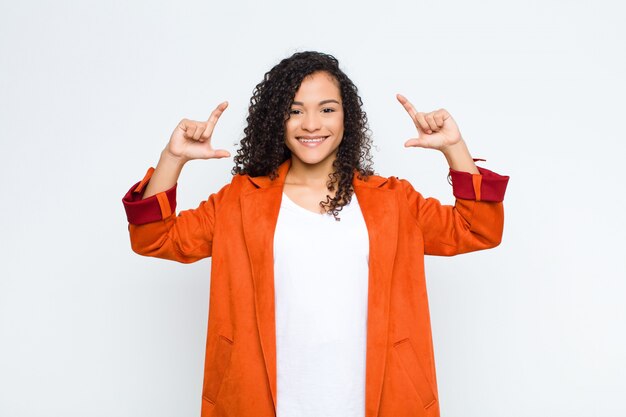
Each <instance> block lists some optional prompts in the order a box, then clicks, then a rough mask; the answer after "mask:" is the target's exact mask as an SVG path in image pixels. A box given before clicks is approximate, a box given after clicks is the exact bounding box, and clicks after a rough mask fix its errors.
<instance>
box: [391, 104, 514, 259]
mask: <svg viewBox="0 0 626 417" xmlns="http://www.w3.org/2000/svg"><path fill="white" fill-rule="evenodd" d="M397 98H398V101H399V102H400V103H401V104H402V105H403V106H404V108H405V110H406V111H407V113H409V115H410V116H411V119H412V120H413V122H414V124H415V126H416V127H417V131H418V138H415V139H409V140H408V141H407V142H406V143H405V146H407V147H411V146H414V147H420V148H430V149H436V150H439V151H441V152H442V153H443V155H444V156H445V158H446V160H447V161H448V165H449V166H450V178H451V179H452V186H453V193H454V196H455V197H456V203H455V205H454V206H444V205H441V204H440V203H439V201H437V200H436V199H433V198H426V199H425V198H423V197H422V195H421V194H419V193H418V192H416V191H415V190H414V189H413V187H412V186H411V185H410V184H409V183H408V182H407V181H405V180H402V184H403V186H404V189H405V192H406V196H407V199H408V202H409V208H410V211H411V213H412V214H413V216H414V217H415V219H416V220H417V222H418V225H419V227H420V229H421V230H422V233H423V237H424V251H425V253H426V254H429V255H456V254H458V253H465V252H470V251H475V250H480V249H487V248H491V247H494V246H497V245H498V244H500V241H501V239H502V230H503V225H504V211H503V207H502V200H503V199H504V192H505V190H506V186H507V183H508V180H509V177H506V176H502V175H498V174H496V173H494V172H492V171H489V170H487V169H484V168H478V167H477V166H476V164H475V163H474V160H473V159H472V156H471V155H470V153H469V150H468V148H467V145H466V144H465V141H464V140H463V138H462V137H461V132H460V131H459V128H458V126H457V124H456V122H455V121H454V119H453V118H452V116H451V115H450V114H449V113H448V112H447V111H446V110H445V109H439V110H437V111H434V112H430V113H421V112H417V111H416V110H415V108H414V107H413V105H412V104H411V103H410V102H409V101H408V100H407V99H406V98H405V97H403V96H402V95H399V94H398V96H397Z"/></svg>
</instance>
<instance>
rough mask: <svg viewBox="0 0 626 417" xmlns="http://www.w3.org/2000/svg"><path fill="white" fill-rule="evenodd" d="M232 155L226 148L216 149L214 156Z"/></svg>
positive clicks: (226, 156)
mask: <svg viewBox="0 0 626 417" xmlns="http://www.w3.org/2000/svg"><path fill="white" fill-rule="evenodd" d="M229 156H230V152H228V151H227V150H226V149H216V150H215V153H214V154H213V157H214V158H228V157H229Z"/></svg>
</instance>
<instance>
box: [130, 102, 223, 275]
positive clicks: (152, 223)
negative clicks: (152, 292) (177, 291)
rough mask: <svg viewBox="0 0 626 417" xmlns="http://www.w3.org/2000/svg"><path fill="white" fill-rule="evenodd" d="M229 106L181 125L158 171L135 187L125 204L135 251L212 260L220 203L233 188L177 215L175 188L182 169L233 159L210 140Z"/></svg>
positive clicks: (182, 259) (149, 173) (187, 260)
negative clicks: (197, 161) (192, 162)
mask: <svg viewBox="0 0 626 417" xmlns="http://www.w3.org/2000/svg"><path fill="white" fill-rule="evenodd" d="M227 106H228V103H226V102H224V103H221V104H220V105H219V106H218V107H217V108H216V109H215V110H214V111H213V112H212V113H211V116H210V117H209V119H208V120H207V121H193V120H187V119H183V120H181V122H180V123H179V124H178V126H176V129H174V132H173V133H172V136H171V137H170V141H169V142H168V144H167V146H166V148H165V149H164V150H163V151H162V152H161V158H160V159H159V162H158V164H157V167H156V168H152V167H150V169H148V171H147V173H146V175H145V176H144V178H143V180H142V181H140V182H138V183H137V184H135V185H133V186H132V187H131V189H130V190H128V192H127V193H126V195H125V196H124V198H123V199H122V202H123V204H124V208H125V210H126V216H127V219H128V223H129V225H128V230H129V232H130V241H131V247H132V249H133V251H135V252H136V253H138V254H140V255H145V256H154V257H158V258H163V259H170V260H174V261H178V262H184V263H190V262H195V261H197V260H199V259H202V258H206V257H209V256H211V253H212V240H213V225H214V223H213V222H214V219H215V210H216V204H217V203H218V202H219V200H220V198H221V197H222V196H223V194H224V192H225V191H226V189H227V188H228V186H225V187H224V188H222V190H220V192H218V193H217V194H212V195H211V196H210V197H209V199H208V200H206V201H203V202H202V203H200V205H199V206H198V207H197V208H196V209H191V210H184V211H181V212H180V213H179V214H178V215H176V186H177V182H178V177H179V175H180V172H181V171H182V168H183V166H184V165H185V163H187V162H188V161H190V160H193V159H213V158H224V157H228V156H230V153H229V152H228V151H226V150H222V149H220V150H215V149H213V147H212V145H211V137H212V134H213V130H214V128H215V124H216V123H217V121H218V119H219V117H220V116H221V114H222V113H223V111H224V110H225V109H226V107H227Z"/></svg>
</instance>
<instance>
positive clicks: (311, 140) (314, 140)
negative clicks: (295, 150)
mask: <svg viewBox="0 0 626 417" xmlns="http://www.w3.org/2000/svg"><path fill="white" fill-rule="evenodd" d="M324 139H326V138H319V139H302V138H299V139H298V140H299V141H300V142H306V143H312V142H321V141H323V140H324Z"/></svg>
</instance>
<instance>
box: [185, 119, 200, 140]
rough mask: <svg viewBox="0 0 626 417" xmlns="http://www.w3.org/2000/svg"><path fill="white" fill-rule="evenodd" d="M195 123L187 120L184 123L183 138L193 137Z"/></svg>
mask: <svg viewBox="0 0 626 417" xmlns="http://www.w3.org/2000/svg"><path fill="white" fill-rule="evenodd" d="M196 129H197V125H196V123H190V122H189V121H187V122H186V123H185V129H184V130H185V138H187V139H193V135H194V134H195V133H196Z"/></svg>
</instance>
